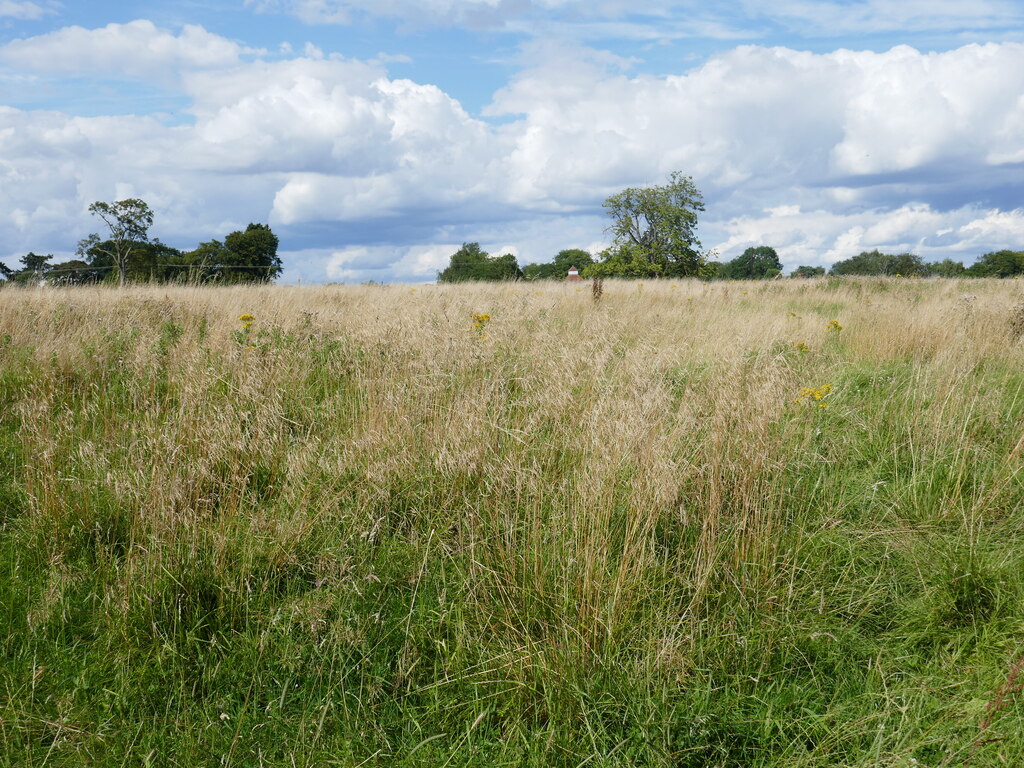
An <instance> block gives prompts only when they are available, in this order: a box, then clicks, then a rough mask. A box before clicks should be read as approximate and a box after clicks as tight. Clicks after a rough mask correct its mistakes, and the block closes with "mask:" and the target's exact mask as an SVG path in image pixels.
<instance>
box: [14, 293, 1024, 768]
mask: <svg viewBox="0 0 1024 768" xmlns="http://www.w3.org/2000/svg"><path fill="white" fill-rule="evenodd" d="M1022 293H1024V291H1022V290H1021V289H1020V288H1019V286H1018V284H1016V283H1013V282H999V281H971V282H967V281H910V280H863V281H860V280H849V279H847V280H831V279H828V280H809V281H795V280H789V281H773V282H763V283H700V282H691V281H678V282H675V283H669V282H660V281H659V282H643V283H630V282H614V281H609V282H607V283H606V284H605V286H604V293H603V295H602V296H601V298H600V299H599V300H596V301H595V300H594V299H593V298H592V295H591V292H590V291H589V289H588V288H587V286H579V285H573V284H539V285H534V284H494V285H459V286H416V287H411V286H397V285H395V286H384V287H379V286H373V287H365V286H358V287H356V286H319V287H307V286H304V287H262V288H254V287H237V288H201V287H195V288H165V287H136V288H131V289H130V290H126V291H117V290H111V289H105V288H76V289H64V290H59V289H45V290H24V291H17V290H5V291H2V292H0V329H2V334H3V340H2V344H0V366H2V369H0V370H2V377H3V378H2V379H0V406H2V407H3V409H4V416H3V420H2V425H3V435H4V442H3V443H2V445H3V446H4V448H5V450H6V451H7V454H8V459H9V460H8V462H7V465H8V470H7V472H6V474H5V476H4V482H5V483H6V485H5V486H3V488H5V489H6V490H4V491H2V494H3V495H2V496H0V499H3V500H5V508H6V511H5V512H4V513H3V515H2V520H3V523H2V524H3V529H2V536H3V539H4V544H5V550H6V553H7V554H8V556H9V562H10V568H9V571H8V573H7V575H6V580H7V586H6V587H5V590H6V592H5V595H6V597H7V598H8V603H9V606H10V607H9V611H8V619H9V621H10V622H11V627H12V632H11V637H10V639H9V640H8V641H7V646H6V651H7V654H8V657H9V658H10V659H11V662H10V664H8V666H7V667H6V669H5V672H4V675H5V678H4V680H5V683H6V697H5V704H4V708H3V709H2V710H0V711H2V713H3V717H4V720H5V722H6V723H7V724H6V725H5V726H4V734H0V735H4V736H5V738H4V740H5V742H6V744H7V745H8V746H7V747H6V749H7V750H8V751H7V753H6V754H7V759H8V761H9V763H10V764H17V763H19V761H21V762H22V764H30V763H24V762H23V761H25V760H34V761H36V762H40V764H42V763H45V762H47V761H51V762H52V761H53V759H54V757H55V756H56V757H57V759H58V760H60V761H63V763H64V764H76V761H80V764H86V763H89V762H90V761H93V762H98V763H102V761H103V760H117V761H123V762H124V763H125V764H128V763H131V762H133V761H135V760H137V759H140V758H141V757H145V756H146V755H151V754H152V753H155V754H156V755H163V756H165V757H167V756H169V757H170V758H173V761H176V762H172V761H170V759H169V760H168V761H167V762H159V761H158V762H157V763H152V764H168V765H170V764H199V763H196V762H191V763H190V762H189V760H190V759H192V758H190V757H189V756H190V755H192V756H198V755H205V754H216V755H217V756H218V757H217V759H218V760H223V761H224V762H225V763H226V764H239V765H241V764H245V765H248V764H252V765H260V764H287V760H289V759H290V760H294V761H299V762H302V761H304V762H303V764H308V765H318V764H326V762H324V761H325V760H327V759H328V756H331V759H335V760H337V761H339V762H338V763H337V764H351V765H355V764H361V761H370V762H371V763H372V762H374V761H376V762H377V763H379V764H385V763H387V764H397V763H404V762H409V763H410V764H413V763H422V764H445V763H447V764H466V765H473V764H477V765H478V764H504V763H505V762H507V763H509V764H513V763H514V764H537V765H556V764H564V765H577V764H582V763H585V762H587V761H590V762H593V763H594V764H607V765H613V764H622V765H631V764H663V765H694V766H696V765H721V766H739V765H744V766H746V765H894V766H895V765H908V766H909V765H915V764H927V765H939V764H959V763H957V760H961V759H963V757H964V755H966V754H968V752H966V751H965V750H973V752H974V755H973V757H972V759H974V760H976V761H977V760H980V759H982V757H984V758H985V759H988V758H989V757H991V759H997V758H1000V757H1001V758H1002V759H1011V760H1012V759H1013V758H1014V756H1016V757H1020V756H1022V750H1024V740H1021V739H1020V738H1019V736H1017V735H1014V734H1013V723H1019V713H1018V714H1017V715H1016V718H1017V719H1016V720H1015V721H1014V720H1013V719H1012V718H1013V717H1014V715H1013V713H1012V712H1011V713H1010V714H1007V712H1008V710H1007V709H1006V708H1005V707H1004V705H1003V704H1002V703H1001V705H1000V713H1001V717H1002V718H1003V719H1002V720H1001V721H998V722H996V721H994V720H993V722H987V721H986V724H985V731H986V734H990V733H995V732H997V731H999V728H1000V723H1002V724H1003V727H1004V728H1006V729H1007V730H1005V731H1001V733H1006V734H1009V735H1006V736H1005V740H1003V741H991V742H989V743H986V744H985V745H981V746H976V743H977V741H978V737H977V733H976V731H977V723H978V722H979V721H980V716H973V715H972V714H971V712H972V710H970V707H971V706H974V704H972V702H976V701H981V702H985V701H988V698H986V697H987V696H988V695H989V692H991V691H994V690H1001V689H999V688H998V686H999V685H1000V684H1001V683H1002V682H1003V681H1002V680H1000V679H999V675H1000V674H1001V670H1002V669H1003V668H1004V666H1003V665H1004V662H1005V660H1006V658H1005V657H1006V655H1007V652H1008V649H1009V647H1010V646H1012V645H1013V640H1012V638H1014V637H1015V636H1016V635H1015V634H1014V633H1015V632H1017V631H1019V630H1020V629H1021V628H1024V625H1022V624H1021V621H1020V619H1019V615H1020V614H1019V611H1017V607H1019V605H1020V596H1021V594H1022V589H1021V578H1020V575H1019V568H1018V566H1019V565H1020V564H1021V558H1020V553H1019V551H1018V549H1017V547H1016V546H1015V545H1013V540H1012V538H1011V537H1012V536H1013V534H1014V532H1016V531H1018V530H1019V525H1020V524H1021V522H1024V518H1022V516H1021V512H1020V510H1019V504H1020V501H1021V489H1020V477H1019V472H1020V469H1021V463H1020V458H1021V457H1020V453H1021V450H1022V446H1024V442H1022V441H1024V437H1022V435H1024V431H1022V429H1021V427H1022V421H1021V419H1022V418H1024V402H1022V401H1021V394H1022V390H1021V387H1022V384H1024V377H1022V375H1021V371H1022V366H1021V363H1022V351H1021V345H1020V343H1018V342H1017V340H1015V338H1014V336H1013V333H1012V329H1011V327H1010V325H1009V321H1010V318H1011V315H1012V308H1013V307H1014V306H1016V305H1017V304H1019V303H1020V302H1021V294H1022ZM474 313H487V314H489V315H490V318H491V319H490V321H489V322H488V323H487V324H486V327H484V328H475V327H474V324H473V314H474ZM244 314H251V315H253V316H254V318H255V319H254V321H253V323H252V325H251V327H249V328H246V327H244V326H243V324H242V323H241V322H240V321H239V320H238V318H239V317H240V316H241V315H244ZM831 320H836V321H837V322H838V323H839V324H840V325H841V326H842V330H839V331H831V332H830V331H829V330H828V329H827V326H828V324H829V322H830V321H831ZM798 344H802V345H804V346H803V347H798ZM823 385H829V386H830V387H831V391H830V392H829V393H828V394H827V395H823V399H822V400H820V401H819V400H815V399H814V398H813V397H812V398H807V397H805V398H801V391H802V390H803V389H804V388H815V387H822V386H823ZM822 405H825V406H827V407H821V406H822ZM69 658H70V659H77V661H69V660H68V659H69ZM1014 658H1016V657H1014ZM40 659H48V661H40ZM55 668H56V669H58V670H62V671H60V672H57V673H55V672H54V669H55ZM947 674H948V675H949V676H948V677H946V675H947ZM104 692H105V693H104ZM965 711H966V714H965ZM908 712H910V713H911V714H910V715H908V714H907V713H908ZM977 714H978V713H974V715H977ZM135 722H140V723H142V725H140V727H139V728H137V729H135V728H133V725H132V724H133V723H135ZM1019 732H1020V731H1018V732H1017V733H1019ZM132 734H134V735H132ZM987 738H988V736H987ZM986 750H987V751H986ZM104 756H105V757H104ZM150 759H151V760H152V759H154V758H152V757H150ZM195 759H200V758H195ZM201 760H202V761H205V760H206V758H205V757H204V758H201ZM264 760H266V763H264V762H263V761H264ZM911 760H917V761H918V762H917V763H913V762H909V761H911ZM275 761H277V762H275ZM106 764H115V763H114V762H108V763H106ZM204 764H205V763H204ZM209 764H214V761H213V760H212V759H211V760H210V762H209ZM216 764H221V763H219V762H218V763H216ZM296 764H298V762H297V763H296ZM979 764H980V763H979Z"/></svg>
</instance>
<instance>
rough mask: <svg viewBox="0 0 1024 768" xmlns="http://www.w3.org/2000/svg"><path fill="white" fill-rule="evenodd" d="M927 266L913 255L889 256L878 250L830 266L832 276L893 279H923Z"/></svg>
mask: <svg viewBox="0 0 1024 768" xmlns="http://www.w3.org/2000/svg"><path fill="white" fill-rule="evenodd" d="M928 272H929V270H928V265H926V264H925V263H924V262H923V261H921V257H920V256H917V255H916V254H913V253H899V254H895V255H893V254H889V253H881V252H880V251H878V250H874V251H864V252H863V253H859V254H857V255H856V256H852V257H850V258H849V259H845V260H844V261H837V262H836V263H835V264H833V265H832V269H831V270H829V274H832V275H888V276H890V277H894V276H896V275H902V276H903V277H924V276H926V275H927V274H928Z"/></svg>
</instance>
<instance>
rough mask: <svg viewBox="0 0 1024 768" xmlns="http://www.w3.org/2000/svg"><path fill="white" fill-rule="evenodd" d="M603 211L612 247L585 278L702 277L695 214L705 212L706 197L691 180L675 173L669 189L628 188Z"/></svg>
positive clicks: (608, 200) (701, 252) (586, 271)
mask: <svg viewBox="0 0 1024 768" xmlns="http://www.w3.org/2000/svg"><path fill="white" fill-rule="evenodd" d="M604 209H605V210H606V211H607V213H608V215H609V216H611V217H612V224H611V226H610V227H609V230H610V231H611V232H612V234H613V236H614V240H613V243H612V247H611V248H609V249H608V250H607V251H605V252H604V253H603V254H602V260H601V261H600V262H599V263H596V264H593V265H591V266H590V267H588V268H587V269H586V270H585V271H584V275H586V276H595V277H657V276H664V277H686V276H689V275H698V274H700V272H701V268H702V267H703V265H704V262H705V253H704V252H703V251H702V250H701V244H700V240H698V239H697V213H698V212H700V211H703V210H704V198H703V196H702V195H701V193H700V190H698V189H697V186H696V185H695V184H694V182H693V179H692V178H691V177H689V176H684V175H683V174H682V173H680V172H679V171H674V172H673V173H671V174H670V175H669V178H668V183H667V184H663V185H660V186H650V187H629V188H627V189H624V190H622V191H621V192H619V193H618V194H615V195H612V196H611V197H609V198H608V199H607V200H605V201H604Z"/></svg>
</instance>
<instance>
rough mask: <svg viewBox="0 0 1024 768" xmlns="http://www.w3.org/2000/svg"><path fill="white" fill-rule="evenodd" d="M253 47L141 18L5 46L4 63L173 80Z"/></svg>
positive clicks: (232, 60)
mask: <svg viewBox="0 0 1024 768" xmlns="http://www.w3.org/2000/svg"><path fill="white" fill-rule="evenodd" d="M246 52H251V51H249V50H248V49H244V48H242V47H241V46H239V45H238V44H237V43H234V42H231V41H230V40H227V39H225V38H223V37H220V36H219V35H214V34H211V33H210V32H207V31H206V30H205V29H203V28H202V27H199V26H195V25H191V24H188V25H185V27H184V28H183V29H182V31H181V33H180V34H177V35H175V34H173V33H172V32H169V31H167V30H163V29H159V28H158V27H157V26H156V25H155V24H153V22H151V21H146V20H144V19H140V20H138V21H132V22H129V23H128V24H108V25H107V26H106V27H103V28H101V29H85V28H83V27H65V28H63V29H60V30H57V31H56V32H51V33H49V34H45V35H40V36H37V37H32V38H28V39H23V40H14V41H12V42H10V43H7V44H6V45H4V46H3V47H2V48H0V63H4V64H8V65H12V66H16V67H19V68H22V69H27V70H32V71H35V72H46V73H60V74H64V73H67V74H89V75H108V74H116V75H119V76H123V75H127V76H134V77H143V78H155V79H159V80H167V79H174V77H175V76H176V74H177V73H179V72H181V71H183V70H186V71H187V70H191V69H204V68H223V67H229V66H232V65H234V64H237V63H238V62H239V60H240V57H241V56H242V54H243V53H246Z"/></svg>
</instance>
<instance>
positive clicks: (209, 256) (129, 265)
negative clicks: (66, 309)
mask: <svg viewBox="0 0 1024 768" xmlns="http://www.w3.org/2000/svg"><path fill="white" fill-rule="evenodd" d="M89 212H90V213H92V214H93V215H94V216H96V217H97V218H98V219H99V220H100V221H101V222H102V223H103V225H104V231H103V233H102V234H100V233H96V232H94V233H92V234H90V235H88V236H87V237H85V238H83V239H82V240H80V241H79V242H78V247H77V248H76V250H75V256H76V258H73V259H68V260H67V261H62V262H58V263H53V258H54V257H53V255H52V254H47V255H41V254H36V253H33V252H31V251H30V252H29V253H28V254H26V255H25V256H23V257H22V258H21V259H20V263H21V268H20V269H11V268H10V267H7V266H6V265H4V264H3V263H0V277H3V279H4V280H5V281H6V282H8V283H14V284H18V283H21V284H41V283H47V284H51V285H89V284H95V283H104V282H115V281H116V282H117V283H118V285H122V286H123V285H124V284H125V283H127V282H129V281H131V282H156V283H173V282H187V283H225V284H235V283H265V282H270V281H271V280H274V279H275V278H277V277H278V275H280V274H281V271H282V264H281V258H280V257H279V256H278V253H277V249H278V246H279V240H278V237H277V235H275V234H274V233H273V232H272V231H271V229H270V227H269V226H267V225H266V224H249V226H247V227H246V228H245V229H244V230H237V231H235V232H231V233H230V234H228V235H227V236H226V237H225V238H224V240H223V241H221V240H217V239H214V240H210V241H208V242H203V243H200V244H199V245H198V246H197V247H196V248H194V249H192V250H190V251H183V250H180V249H178V248H173V247H171V246H169V245H166V244H164V243H162V242H160V239H159V238H154V237H150V234H149V230H150V228H151V227H152V226H153V219H154V214H153V211H152V209H151V208H150V207H149V205H148V204H147V203H146V202H145V201H144V200H140V199H138V198H129V199H126V200H118V201H116V202H113V203H106V202H102V201H97V202H95V203H93V204H92V205H90V206H89Z"/></svg>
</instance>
